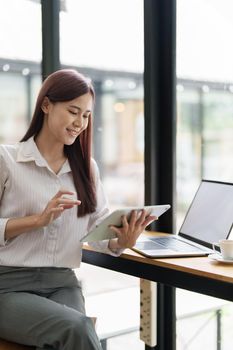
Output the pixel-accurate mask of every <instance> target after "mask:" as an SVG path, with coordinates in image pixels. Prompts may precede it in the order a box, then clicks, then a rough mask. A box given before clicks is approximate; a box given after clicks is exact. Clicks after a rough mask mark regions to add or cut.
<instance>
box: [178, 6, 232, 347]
mask: <svg viewBox="0 0 233 350" xmlns="http://www.w3.org/2000/svg"><path fill="white" fill-rule="evenodd" d="M232 37H233V2H232V1H231V0H204V1H203V0H189V1H186V0H177V228H179V227H180V224H181V222H182V221H183V217H184V215H185V213H186V210H187V208H188V206H189V204H190V202H191V200H192V198H193V196H194V194H195V191H196V189H197V187H198V185H199V183H200V181H201V179H202V178H204V179H209V180H220V181H226V182H232V181H233V93H232V92H233V88H232V86H233V65H232V62H233V49H232V45H230V42H231V40H232ZM180 300H182V302H181V303H180V302H179V301H180ZM190 300H192V302H190ZM223 304H224V305H223ZM184 306H185V310H184ZM226 310H228V311H226ZM220 318H221V320H220ZM177 319H178V322H177V349H178V350H184V349H190V350H192V349H197V348H209V349H212V348H219V347H221V348H222V349H230V348H231V347H232V331H231V328H230V327H229V325H231V324H232V320H233V310H232V308H231V305H229V303H227V302H223V301H222V300H219V299H215V298H210V297H204V296H201V295H198V294H191V293H187V292H184V291H183V290H177ZM217 320H220V321H219V322H221V324H222V327H221V329H220V328H216V325H218V324H219V323H217ZM221 332H222V333H221ZM206 334H208V337H206ZM218 337H220V338H218ZM217 342H218V344H217Z"/></svg>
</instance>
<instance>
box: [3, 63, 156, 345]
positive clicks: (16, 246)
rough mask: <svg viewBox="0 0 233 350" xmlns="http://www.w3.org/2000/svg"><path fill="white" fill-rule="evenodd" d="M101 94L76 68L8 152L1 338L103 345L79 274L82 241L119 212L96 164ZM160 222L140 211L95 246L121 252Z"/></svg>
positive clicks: (63, 75)
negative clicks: (97, 97) (96, 108)
mask: <svg viewBox="0 0 233 350" xmlns="http://www.w3.org/2000/svg"><path fill="white" fill-rule="evenodd" d="M93 104H94V89H93V86H92V85H91V82H90V81H89V80H88V79H87V78H86V77H84V76H83V75H81V74H79V73H78V72H76V71H74V70H69V69H67V70H66V69H64V70H59V71H57V72H55V73H53V74H51V75H50V76H49V77H48V78H47V79H46V80H45V81H44V83H43V85H42V87H41V90H40V92H39V95H38V99H37V103H36V106H35V112H34V115H33V118H32V121H31V124H30V126H29V129H28V131H27V132H26V134H25V136H24V137H23V139H22V140H21V142H19V143H17V144H15V145H11V146H9V145H1V147H0V169H1V175H0V310H1V312H0V337H1V338H3V339H6V340H11V341H14V342H17V343H21V344H25V345H32V346H35V347H37V348H38V349H45V348H46V349H47V348H49V349H64V350H73V349H76V350H77V349H79V350H89V349H101V346H100V343H99V340H98V338H97V335H96V333H95V330H94V327H93V323H92V320H91V319H90V318H89V317H87V316H86V314H85V307H84V299H83V295H82V291H81V288H80V284H79V282H78V280H77V279H76V277H75V274H74V272H73V270H72V269H73V268H77V267H79V265H80V261H81V250H82V244H81V243H80V239H81V238H82V237H83V236H84V235H85V234H86V233H87V232H88V231H89V230H90V229H91V228H92V227H94V226H95V225H96V224H98V222H100V221H101V220H103V219H104V218H105V217H106V216H107V215H108V213H109V210H108V205H107V201H106V198H105V196H104V192H103V189H102V185H101V182H100V179H99V173H98V168H97V165H96V163H95V162H94V160H93V159H91V128H92V120H91V119H92V113H93ZM154 219H155V217H152V216H150V217H146V216H145V212H144V211H142V212H141V214H140V215H137V213H136V212H132V213H131V217H130V220H129V221H127V218H126V217H123V218H122V227H121V228H117V227H112V230H113V231H114V232H115V233H116V235H117V238H115V239H111V240H109V241H102V242H98V243H96V244H94V246H95V249H98V250H101V251H104V252H107V253H109V254H112V255H116V256H118V255H120V254H121V252H122V251H123V249H124V248H126V247H132V246H133V245H134V244H135V241H136V239H137V238H138V236H139V235H140V233H141V232H142V231H143V230H144V229H145V227H146V226H147V225H148V224H149V223H150V222H152V221H153V220H154Z"/></svg>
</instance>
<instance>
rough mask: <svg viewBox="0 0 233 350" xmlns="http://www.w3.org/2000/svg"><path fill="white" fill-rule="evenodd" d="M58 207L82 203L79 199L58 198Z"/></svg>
mask: <svg viewBox="0 0 233 350" xmlns="http://www.w3.org/2000/svg"><path fill="white" fill-rule="evenodd" d="M55 202H56V203H57V205H59V204H68V205H80V204H81V201H80V200H78V199H66V198H57V199H56V201H55Z"/></svg>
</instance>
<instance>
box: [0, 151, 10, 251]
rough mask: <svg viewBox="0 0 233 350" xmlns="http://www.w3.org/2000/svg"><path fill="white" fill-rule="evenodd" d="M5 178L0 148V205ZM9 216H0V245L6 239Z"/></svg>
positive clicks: (2, 244) (3, 243)
mask: <svg viewBox="0 0 233 350" xmlns="http://www.w3.org/2000/svg"><path fill="white" fill-rule="evenodd" d="M6 180H7V169H6V165H5V162H4V159H3V155H2V152H1V148H0V207H1V200H2V196H3V193H4V190H5V183H6ZM8 220H9V218H0V246H5V245H6V244H7V241H6V240H5V229H6V224H7V221H8Z"/></svg>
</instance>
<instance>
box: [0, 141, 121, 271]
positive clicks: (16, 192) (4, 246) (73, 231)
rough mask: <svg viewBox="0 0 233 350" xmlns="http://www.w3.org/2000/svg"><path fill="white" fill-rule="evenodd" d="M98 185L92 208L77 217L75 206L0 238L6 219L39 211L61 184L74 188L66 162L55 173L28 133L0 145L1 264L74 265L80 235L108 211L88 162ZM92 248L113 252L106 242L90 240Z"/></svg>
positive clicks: (77, 261)
mask: <svg viewBox="0 0 233 350" xmlns="http://www.w3.org/2000/svg"><path fill="white" fill-rule="evenodd" d="M92 163H93V168H94V171H95V179H96V186H97V187H96V188H97V209H96V211H95V212H94V213H92V214H88V215H85V216H84V217H81V218H78V217H77V207H74V208H72V209H69V210H66V211H64V212H63V213H62V215H61V216H60V217H59V218H58V219H56V220H54V221H53V222H52V223H51V224H49V225H48V226H47V227H43V228H39V229H36V230H32V231H30V232H25V233H22V234H20V235H18V236H17V237H15V238H13V239H11V240H8V241H5V238H4V235H5V228H6V223H7V221H8V220H9V219H10V218H18V217H24V216H29V215H33V214H36V213H40V212H42V211H43V210H44V208H45V207H46V205H47V203H48V201H49V200H50V199H51V198H52V197H53V196H54V195H55V194H56V193H57V192H58V191H59V189H61V188H63V189H64V188H65V189H67V190H70V191H73V192H76V191H75V187H74V183H73V180H72V173H71V169H70V165H69V162H68V161H66V162H65V163H64V165H63V167H62V168H61V170H60V171H59V173H58V174H55V173H54V172H53V171H52V170H51V169H50V167H49V165H48V163H47V162H46V160H45V159H44V158H43V157H42V155H41V153H40V152H39V150H38V148H37V146H36V144H35V142H34V139H33V137H32V138H30V139H29V140H27V141H26V142H19V143H16V144H14V145H0V265H2V266H3V265H4V266H30V267H37V266H38V267H39V266H40V267H42V266H55V267H70V268H76V267H79V265H80V262H81V256H82V243H80V239H81V238H82V237H83V236H84V235H85V234H86V233H87V232H88V231H89V230H91V229H92V228H93V227H94V226H95V225H96V224H98V223H99V222H100V221H102V220H103V219H104V218H105V217H106V216H107V215H108V214H109V209H108V204H107V200H106V196H105V194H104V191H103V187H102V184H101V181H100V178H99V172H98V167H97V165H96V163H95V161H94V160H93V162H92ZM91 245H93V246H94V247H95V249H97V250H100V251H104V252H107V253H109V254H112V255H116V256H118V255H119V254H120V253H121V252H122V250H119V251H117V252H112V251H111V250H110V249H109V248H108V241H102V242H98V243H93V244H91Z"/></svg>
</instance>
